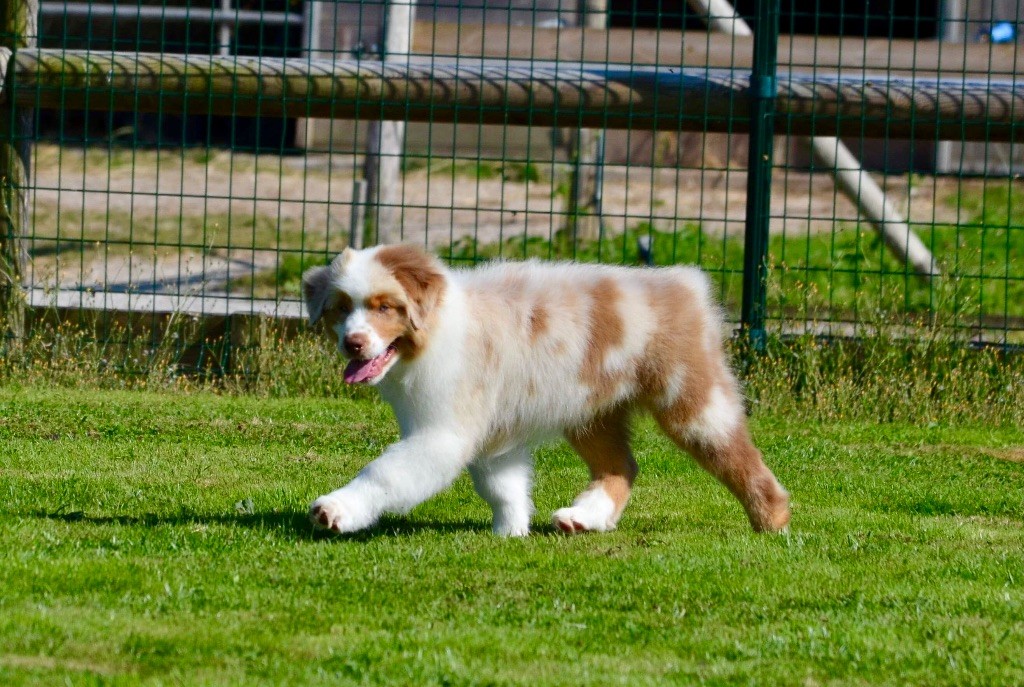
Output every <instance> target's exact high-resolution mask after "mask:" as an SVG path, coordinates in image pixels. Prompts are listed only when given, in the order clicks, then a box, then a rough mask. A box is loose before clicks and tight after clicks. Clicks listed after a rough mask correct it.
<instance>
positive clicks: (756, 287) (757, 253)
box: [740, 0, 779, 351]
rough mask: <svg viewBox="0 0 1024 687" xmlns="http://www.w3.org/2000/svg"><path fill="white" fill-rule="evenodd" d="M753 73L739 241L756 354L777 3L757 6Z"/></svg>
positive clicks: (747, 327)
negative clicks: (742, 229)
mask: <svg viewBox="0 0 1024 687" xmlns="http://www.w3.org/2000/svg"><path fill="white" fill-rule="evenodd" d="M757 11H758V13H757V31H756V32H755V34H754V69H753V72H752V73H751V75H750V90H749V100H750V147H749V151H750V153H749V157H748V160H747V170H748V171H747V219H746V225H745V227H746V229H745V232H744V237H743V238H744V240H743V302H742V306H741V310H740V322H741V324H742V326H743V330H744V332H745V333H746V335H747V337H748V340H749V342H750V344H751V346H752V347H753V349H754V350H755V351H761V350H764V346H765V338H766V337H765V316H766V310H767V291H768V224H769V221H770V220H771V202H772V196H771V191H772V155H773V152H774V147H775V141H774V138H773V133H774V130H775V122H774V119H775V107H774V105H775V103H774V100H775V97H776V96H777V95H778V92H779V89H778V88H777V87H776V85H775V66H776V65H775V60H776V56H777V52H776V51H777V49H778V39H779V0H762V2H760V3H759V4H758V10H757Z"/></svg>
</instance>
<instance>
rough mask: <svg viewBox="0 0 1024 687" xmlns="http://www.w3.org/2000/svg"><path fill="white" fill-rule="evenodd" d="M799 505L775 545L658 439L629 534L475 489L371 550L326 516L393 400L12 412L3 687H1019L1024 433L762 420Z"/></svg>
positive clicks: (45, 391)
mask: <svg viewBox="0 0 1024 687" xmlns="http://www.w3.org/2000/svg"><path fill="white" fill-rule="evenodd" d="M754 427H755V435H756V437H757V440H758V442H759V444H760V445H761V447H762V448H763V450H764V451H765V454H766V456H767V457H768V461H769V463H770V465H771V466H772V468H773V469H774V470H775V471H776V473H777V474H778V475H779V477H780V479H781V480H782V481H783V483H784V484H785V485H786V486H787V487H788V488H789V489H790V491H791V492H792V494H793V500H794V519H793V524H792V529H791V531H790V533H789V534H788V535H785V536H756V535H754V534H752V533H751V532H749V531H748V527H747V525H746V522H745V519H744V517H743V515H742V512H741V509H740V508H739V506H738V505H737V504H736V503H735V501H734V500H733V499H732V498H731V497H730V496H729V495H728V494H727V493H726V491H725V490H724V489H723V488H721V487H720V486H719V485H718V484H717V483H715V482H714V481H713V480H711V479H710V478H709V477H708V476H707V475H705V474H704V473H703V472H701V471H700V470H699V469H698V468H696V467H695V466H694V465H693V463H692V462H691V461H689V460H687V459H684V458H683V457H681V456H680V455H679V454H678V453H677V452H676V451H675V449H674V448H672V447H671V446H670V445H669V444H668V442H667V441H666V440H665V439H664V438H662V437H661V436H660V435H659V434H657V433H656V432H655V431H654V430H653V427H652V425H651V424H650V423H648V422H646V421H643V422H640V423H639V424H638V426H637V432H636V433H637V442H636V446H637V453H638V456H639V460H640V464H641V477H640V479H639V481H638V484H637V489H636V493H635V498H634V500H633V502H632V503H631V505H630V507H629V509H628V511H627V514H626V516H625V518H624V520H623V522H622V524H621V527H620V529H619V530H618V531H617V532H615V533H611V534H607V535H595V536H583V537H576V538H567V537H564V536H560V535H557V534H555V533H554V532H553V531H552V529H551V528H550V527H549V526H548V525H547V524H546V520H547V517H548V515H549V514H550V512H551V511H552V510H553V509H554V508H556V507H559V506H561V505H565V503H567V502H568V501H569V500H570V499H571V498H572V497H573V495H574V493H575V492H576V490H578V489H579V488H580V487H581V486H582V484H583V483H584V482H585V474H584V470H583V468H582V465H581V464H580V463H579V461H578V460H576V459H575V458H574V457H573V456H572V455H571V454H570V452H569V451H568V449H567V448H566V447H564V446H563V445H556V446H553V447H548V448H544V449H542V450H540V451H539V452H538V464H539V471H538V484H537V489H536V500H537V505H538V511H539V512H538V515H537V517H536V519H535V525H536V533H535V534H534V535H532V536H531V537H530V538H528V539H526V540H513V541H509V540H501V539H497V538H495V537H493V536H492V535H491V534H490V532H489V529H488V527H489V513H488V511H487V509H486V507H485V506H484V505H483V503H482V502H481V501H480V500H479V499H478V498H476V496H475V495H474V494H473V493H472V490H471V488H470V485H469V483H468V480H466V479H465V478H463V479H461V480H460V481H459V482H458V483H457V484H456V485H455V487H454V488H453V489H451V490H449V491H447V492H445V493H444V494H442V495H441V496H439V497H437V498H435V499H433V500H431V501H429V502H428V503H427V504H425V505H423V506H421V507H419V508H417V509H416V510H414V511H413V512H412V513H411V514H410V515H409V516H407V517H403V518H397V517H396V518H391V519H388V520H387V521H385V522H384V523H382V525H381V526H380V527H378V528H377V529H375V530H373V531H372V532H369V533H367V534H364V535H359V536H353V537H320V536H316V535H314V534H313V532H312V531H311V529H310V528H309V526H308V525H307V524H306V522H305V517H304V509H305V506H306V504H307V503H308V502H309V500H310V499H312V498H313V497H315V496H316V495H318V494H319V493H322V492H323V491H325V490H327V489H330V488H332V487H334V486H336V485H337V484H339V482H340V481H341V480H342V479H344V478H345V477H347V476H350V475H352V474H353V473H354V472H355V471H356V470H357V469H358V468H359V467H360V466H361V465H363V464H364V463H365V462H366V461H368V460H370V459H371V458H373V457H374V456H375V455H377V454H378V453H379V451H380V450H381V449H382V447H383V446H384V445H385V444H387V443H388V442H389V441H391V440H392V439H393V438H394V436H395V428H394V423H393V421H392V420H391V418H390V414H389V411H388V410H387V408H386V407H384V406H382V405H381V404H379V403H377V402H374V401H370V400H365V399H355V400H353V399H327V398H283V399H268V398H263V399H258V398H252V397H246V396H221V395H215V394H211V393H206V392H203V393H166V392H165V393H150V392H114V391H95V390H66V389H60V388H41V387H36V386H28V387H25V386H19V385H16V384H12V383H10V382H9V383H7V384H6V385H5V386H3V387H2V388H0V494H3V499H2V501H0V546H2V548H3V550H4V551H5V555H4V556H2V557H0V589H2V590H3V593H2V594H0V682H2V683H3V684H9V685H19V684H54V683H57V682H60V681H62V680H66V681H67V682H69V683H71V684H76V685H77V684H136V683H145V684H197V683H199V684H240V683H242V682H245V683H248V684H325V683H326V684H403V685H404V684H467V685H468V684H474V685H476V684H521V685H547V684H551V685H578V684H630V685H634V684H636V685H643V684H692V683H698V682H700V683H705V684H737V683H742V684H748V683H757V684H801V685H810V684H890V683H893V684H895V683H898V684H929V685H939V684H956V685H970V684H977V685H989V684H1019V683H1021V682H1022V681H1024V657H1022V654H1021V652H1020V646H1021V645H1022V644H1024V625H1022V624H1021V621H1020V619H1021V617H1024V590H1022V581H1024V562H1022V558H1021V556H1020V552H1021V551H1022V550H1024V463H1022V462H1020V461H1021V459H1022V457H1024V449H1022V446H1024V432H1022V431H1021V430H1020V429H1019V425H1009V424H1008V425H999V424H995V425H992V424H989V425H979V424H973V423H961V424H953V423H950V422H939V423H933V424H932V425H931V426H923V425H921V424H918V423H902V422H897V423H891V424H877V423H874V422H863V421H834V422H829V423H823V422H821V421H815V420H808V419H801V418H798V417H794V416H792V415H789V414H778V413H776V414H773V413H772V412H770V411H769V410H767V409H761V410H759V411H758V413H757V415H756V417H755V421H754Z"/></svg>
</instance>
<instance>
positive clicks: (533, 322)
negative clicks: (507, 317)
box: [530, 305, 548, 343]
mask: <svg viewBox="0 0 1024 687" xmlns="http://www.w3.org/2000/svg"><path fill="white" fill-rule="evenodd" d="M547 331H548V310H547V308H545V307H544V306H543V305H535V306H533V308H532V309H531V310H530V343H534V342H536V341H537V339H539V338H540V337H542V336H544V334H545V333H546V332H547Z"/></svg>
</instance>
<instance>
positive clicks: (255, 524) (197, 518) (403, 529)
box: [30, 511, 491, 541]
mask: <svg viewBox="0 0 1024 687" xmlns="http://www.w3.org/2000/svg"><path fill="white" fill-rule="evenodd" d="M30 517H34V518H40V519H44V520H62V521H64V522H72V523H83V524H87V525H122V526H126V527H136V526H144V527H155V526H160V525H170V526H183V525H221V526H227V527H232V526H234V527H245V528H251V529H260V530H276V531H279V532H283V533H288V534H290V535H292V536H290V537H289V538H294V539H306V540H316V541H320V540H323V541H332V540H339V541H371V540H373V539H377V538H380V537H407V536H414V535H417V534H420V533H423V532H432V533H436V534H454V533H457V532H490V531H491V526H490V523H488V522H483V521H480V520H450V521H443V522H425V521H418V520H407V519H404V518H400V517H397V516H385V517H384V518H382V519H381V521H380V522H379V523H377V524H376V525H375V526H374V527H372V528H370V529H368V530H363V531H361V532H353V533H351V534H337V533H334V532H325V531H323V530H318V529H315V528H314V527H313V524H312V523H311V522H310V521H309V515H308V514H307V513H306V511H271V512H267V513H238V514H235V515H229V514H223V515H216V514H213V515H202V514H198V513H179V514H176V515H160V514H157V513H144V514H142V515H89V514H87V513H85V512H84V511H66V512H65V511H61V512H54V513H47V512H45V511H35V512H33V513H31V514H30Z"/></svg>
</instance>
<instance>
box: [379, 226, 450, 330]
mask: <svg viewBox="0 0 1024 687" xmlns="http://www.w3.org/2000/svg"><path fill="white" fill-rule="evenodd" d="M376 257H377V260H379V261H380V263H381V264H382V265H384V267H386V268H388V270H389V271H390V272H391V274H393V275H394V277H395V279H396V280H398V283H399V284H401V286H402V289H403V290H404V291H405V294H406V296H408V297H409V300H410V301H411V302H410V304H409V308H408V313H409V322H410V324H411V325H412V328H413V330H414V331H417V330H419V329H420V328H422V327H423V324H424V322H425V320H426V318H427V317H428V316H429V315H430V312H431V311H432V310H433V309H434V308H436V307H437V306H438V305H439V304H440V303H441V299H442V298H443V297H444V290H445V286H446V284H447V280H446V277H445V269H444V266H443V265H441V262H440V261H439V260H438V259H437V258H435V257H434V256H433V255H430V254H429V253H427V252H426V251H424V250H422V249H421V248H417V247H415V246H408V245H398V246H385V247H383V248H381V249H380V250H378V251H377V254H376Z"/></svg>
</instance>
